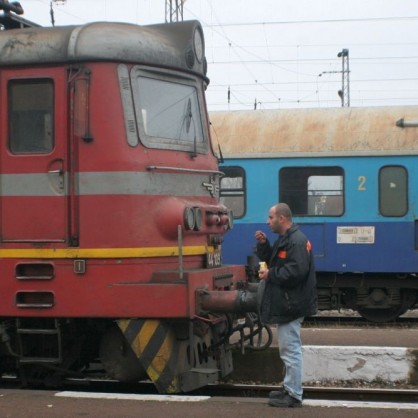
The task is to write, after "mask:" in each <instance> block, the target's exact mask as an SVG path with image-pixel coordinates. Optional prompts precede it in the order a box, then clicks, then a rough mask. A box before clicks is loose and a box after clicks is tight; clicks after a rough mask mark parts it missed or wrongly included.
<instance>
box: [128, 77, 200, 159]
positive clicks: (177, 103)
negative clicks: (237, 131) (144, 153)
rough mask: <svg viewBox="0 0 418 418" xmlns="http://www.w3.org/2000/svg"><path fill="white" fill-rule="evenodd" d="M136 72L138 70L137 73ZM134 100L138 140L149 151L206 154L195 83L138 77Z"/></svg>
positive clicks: (179, 79) (134, 81)
mask: <svg viewBox="0 0 418 418" xmlns="http://www.w3.org/2000/svg"><path fill="white" fill-rule="evenodd" d="M138 73H139V71H138ZM138 73H137V77H136V78H135V80H133V85H134V101H135V108H136V115H137V116H136V117H137V122H138V127H139V133H140V139H141V141H142V142H143V143H144V145H146V146H148V147H150V148H165V149H176V150H184V151H194V152H205V151H206V149H207V147H206V143H205V135H204V130H203V126H204V125H203V123H202V111H201V109H202V108H203V106H202V105H201V99H200V97H199V91H198V88H197V86H196V83H195V82H194V81H193V80H192V79H190V80H188V79H183V78H177V77H173V78H171V77H164V79H161V78H157V77H155V78H154V77H149V76H148V74H146V75H145V74H142V73H144V72H143V71H142V72H141V73H139V74H138Z"/></svg>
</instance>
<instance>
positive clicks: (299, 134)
mask: <svg viewBox="0 0 418 418" xmlns="http://www.w3.org/2000/svg"><path fill="white" fill-rule="evenodd" d="M209 116H210V121H211V125H212V137H213V140H214V141H215V142H216V141H219V144H220V146H221V149H222V153H223V155H224V156H225V157H226V158H266V157H271V156H303V155H309V156H312V155H318V156H334V155H351V154H356V155H382V154H384V155H393V154H395V155H404V154H406V155H408V154H417V153H418V106H393V107H391V106H388V107H361V108H360V107H359V108H354V107H345V108H326V109H283V110H281V109H279V110H248V111H247V110H246V111H223V112H211V113H210V115H209ZM402 126H403V127H402ZM267 154H268V155H267Z"/></svg>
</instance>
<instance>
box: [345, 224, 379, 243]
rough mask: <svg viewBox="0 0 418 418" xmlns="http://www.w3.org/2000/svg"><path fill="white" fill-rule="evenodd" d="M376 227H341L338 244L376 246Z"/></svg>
mask: <svg viewBox="0 0 418 418" xmlns="http://www.w3.org/2000/svg"><path fill="white" fill-rule="evenodd" d="M374 236H375V235H374V226H339V227H337V244H374Z"/></svg>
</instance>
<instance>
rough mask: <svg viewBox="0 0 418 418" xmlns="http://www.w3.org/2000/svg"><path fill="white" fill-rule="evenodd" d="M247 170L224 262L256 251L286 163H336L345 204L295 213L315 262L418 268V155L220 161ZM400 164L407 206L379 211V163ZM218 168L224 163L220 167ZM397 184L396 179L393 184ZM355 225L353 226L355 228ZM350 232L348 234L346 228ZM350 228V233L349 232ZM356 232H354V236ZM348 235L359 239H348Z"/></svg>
mask: <svg viewBox="0 0 418 418" xmlns="http://www.w3.org/2000/svg"><path fill="white" fill-rule="evenodd" d="M228 166H234V167H241V168H243V169H244V171H245V180H246V184H245V188H246V192H245V205H246V209H245V214H244V216H243V217H242V218H237V219H235V226H234V229H233V230H232V231H230V233H229V234H228V235H227V236H226V238H225V241H224V244H223V246H222V251H223V260H224V262H225V263H238V264H242V263H245V262H246V258H247V256H248V255H251V254H253V253H254V245H255V240H254V233H255V231H256V230H257V229H261V230H263V231H264V232H266V233H267V234H268V236H269V237H270V239H271V240H272V241H273V240H275V239H276V238H277V237H276V236H274V234H272V233H271V232H270V231H269V228H268V226H267V225H266V220H267V213H268V209H269V208H270V207H271V206H273V205H274V204H275V203H277V202H278V201H279V199H280V189H279V173H280V170H281V169H283V168H286V167H339V168H341V169H342V172H343V178H344V185H343V193H344V209H343V213H342V214H341V215H339V216H294V222H295V223H297V224H299V225H300V226H301V228H302V230H303V231H304V232H305V233H306V235H307V236H308V238H309V239H310V240H311V242H312V244H313V249H314V254H315V259H316V267H317V270H318V271H324V272H339V273H340V272H352V273H353V272H354V273H356V272H369V273H373V272H386V273H389V272H393V273H416V272H418V251H417V242H418V232H417V231H418V228H417V197H418V196H417V195H418V187H417V186H418V185H417V181H416V178H417V167H418V157H417V156H413V155H408V156H367V157H366V156H350V157H345V156H344V157H341V156H340V157H338V156H337V157H332V158H331V157H315V158H313V157H302V158H270V159H269V158H253V159H252V158H245V159H244V158H243V159H238V158H234V159H229V160H228V159H227V160H226V161H225V163H224V164H223V167H228ZM391 166H396V167H404V168H405V171H406V172H407V184H408V186H407V187H408V190H407V194H408V196H407V197H408V206H407V210H406V213H405V214H403V215H402V216H383V215H382V214H381V213H380V208H379V173H380V170H381V168H382V167H391ZM221 170H222V167H221ZM396 186H397V185H396V184H395V183H394V184H393V187H396ZM353 231H355V232H353ZM347 232H348V235H347V234H345V233H347ZM350 234H351V235H350ZM353 237H354V238H353ZM350 239H351V240H354V241H355V240H356V239H357V240H358V241H355V242H351V241H350Z"/></svg>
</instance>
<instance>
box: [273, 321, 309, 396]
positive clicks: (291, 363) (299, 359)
mask: <svg viewBox="0 0 418 418" xmlns="http://www.w3.org/2000/svg"><path fill="white" fill-rule="evenodd" d="M303 320H304V318H303V317H302V318H298V319H295V320H294V321H292V322H288V323H286V324H277V337H278V339H279V351H280V358H281V359H282V361H283V363H284V366H285V372H286V374H285V377H284V382H283V383H284V384H283V386H284V388H285V389H286V391H287V392H288V393H289V395H290V396H292V397H293V398H295V399H298V400H299V401H302V394H303V389H302V372H303V355H302V343H301V341H300V327H301V325H302V322H303Z"/></svg>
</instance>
